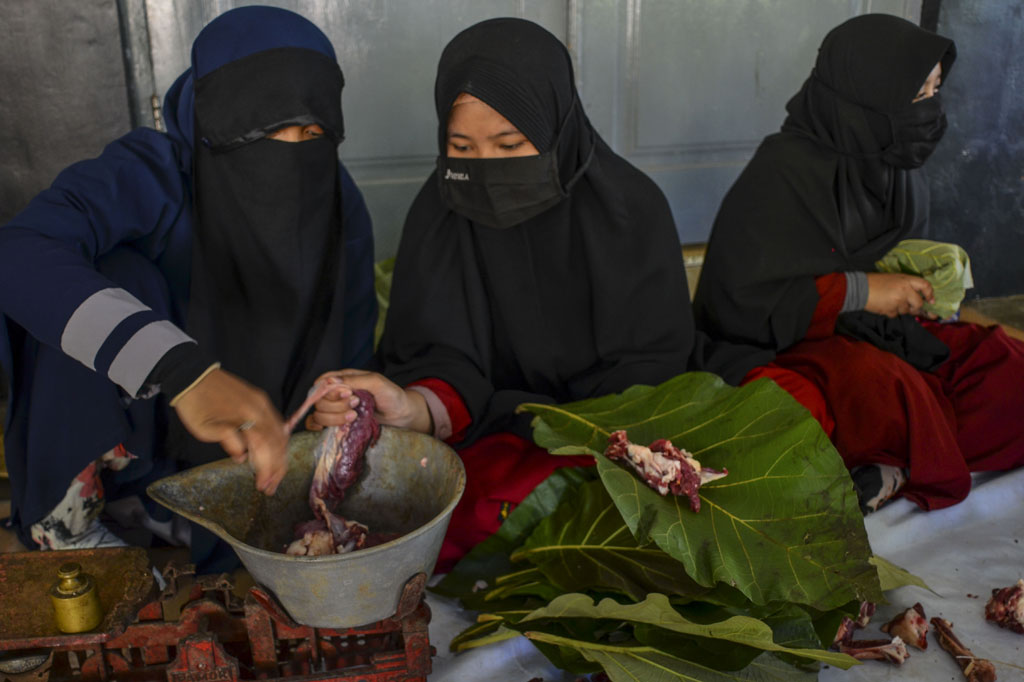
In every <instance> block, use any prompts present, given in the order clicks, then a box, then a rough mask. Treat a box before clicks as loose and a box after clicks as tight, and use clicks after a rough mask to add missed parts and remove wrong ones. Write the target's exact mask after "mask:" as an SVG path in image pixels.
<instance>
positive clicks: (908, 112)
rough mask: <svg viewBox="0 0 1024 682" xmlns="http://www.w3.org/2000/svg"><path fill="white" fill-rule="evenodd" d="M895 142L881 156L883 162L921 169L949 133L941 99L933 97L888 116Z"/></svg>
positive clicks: (895, 165) (936, 96) (937, 96)
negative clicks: (943, 137)
mask: <svg viewBox="0 0 1024 682" xmlns="http://www.w3.org/2000/svg"><path fill="white" fill-rule="evenodd" d="M889 121H890V123H891V125H892V137H893V143H892V144H891V145H889V147H887V148H886V149H885V151H884V152H883V153H882V160H883V161H885V162H886V163H888V164H889V165H890V166H894V167H895V168H903V169H907V170H909V169H912V168H920V167H921V166H922V165H923V164H924V162H925V161H927V160H928V157H929V156H931V154H932V152H933V151H935V147H936V145H938V144H939V140H941V139H942V136H943V134H944V133H945V132H946V126H947V122H946V113H945V111H943V108H942V99H941V98H940V97H939V95H938V94H937V93H936V94H935V95H933V96H932V97H929V98H927V99H923V100H921V101H920V102H914V104H912V105H911V106H909V107H907V108H906V109H904V110H903V111H901V112H899V113H896V114H892V115H891V116H890V117H889Z"/></svg>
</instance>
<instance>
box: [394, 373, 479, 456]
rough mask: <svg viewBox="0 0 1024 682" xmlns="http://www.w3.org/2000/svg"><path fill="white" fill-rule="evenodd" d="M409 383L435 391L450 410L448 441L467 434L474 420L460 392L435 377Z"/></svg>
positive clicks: (458, 438) (457, 439)
mask: <svg viewBox="0 0 1024 682" xmlns="http://www.w3.org/2000/svg"><path fill="white" fill-rule="evenodd" d="M409 385H410V386H422V387H423V388H429V389H430V390H431V391H433V392H434V395H436V396H437V398H438V400H440V401H441V403H442V404H443V405H444V407H445V409H446V410H448V419H450V420H451V422H452V435H451V436H450V437H449V438H448V439H447V441H446V442H448V443H457V442H459V441H460V440H462V438H463V437H464V436H465V435H466V429H468V428H469V425H470V423H472V421H473V420H472V419H471V418H470V416H469V409H467V408H466V403H464V402H463V401H462V396H460V395H459V392H458V391H456V390H455V388H453V387H452V385H451V384H449V383H448V382H447V381H444V380H443V379H435V378H433V377H430V378H428V379H420V380H419V381H414V382H412V383H411V384H409Z"/></svg>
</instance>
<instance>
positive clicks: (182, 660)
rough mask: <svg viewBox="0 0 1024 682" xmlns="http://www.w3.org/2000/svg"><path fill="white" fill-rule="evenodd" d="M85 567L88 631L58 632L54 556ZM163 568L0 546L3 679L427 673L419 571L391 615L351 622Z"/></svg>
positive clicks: (107, 555) (188, 679)
mask: <svg viewBox="0 0 1024 682" xmlns="http://www.w3.org/2000/svg"><path fill="white" fill-rule="evenodd" d="M68 561H74V562H78V563H79V564H81V566H82V570H83V571H84V572H85V573H88V574H90V575H92V576H93V577H94V578H95V580H96V583H97V585H98V589H99V597H100V602H101V605H102V607H103V610H104V614H105V616H104V620H103V622H102V624H101V625H100V626H99V627H98V628H96V629H95V630H93V631H92V632H87V633H82V634H75V635H66V634H61V633H60V632H59V631H58V630H57V628H56V625H55V623H54V620H53V610H52V608H51V605H50V603H49V602H48V600H47V598H46V594H47V590H48V589H49V586H50V584H52V583H53V580H54V576H55V575H56V572H57V568H58V566H60V565H61V564H62V563H64V562H68ZM193 573H194V571H193V567H192V566H191V565H179V564H176V563H174V562H172V563H170V564H168V566H167V567H166V568H165V569H164V572H163V577H164V580H165V581H166V587H165V588H164V589H163V590H158V589H157V588H156V586H155V584H154V583H155V581H154V580H153V576H152V573H151V571H150V569H149V561H148V558H147V556H146V553H145V551H144V550H142V549H138V548H117V549H92V550H74V551H65V552H27V553H22V554H6V555H0V682H7V680H10V682H27V681H28V680H33V681H36V680H52V681H53V682H62V681H64V680H75V681H76V682H91V681H92V680H119V681H121V680H124V681H135V680H138V681H140V682H141V681H144V680H168V681H170V682H200V681H202V682H206V681H211V680H218V681H219V680H231V681H242V680H279V679H281V680H283V679H285V678H287V679H289V680H337V681H338V682H416V681H423V682H425V680H426V677H427V675H428V674H429V673H430V669H431V656H433V655H434V648H433V647H432V646H430V641H429V638H428V632H427V626H428V624H429V622H430V608H429V607H428V606H427V604H426V602H424V601H423V594H424V586H425V584H426V575H424V574H422V573H420V574H418V575H416V576H414V577H413V578H411V579H410V580H409V581H408V582H407V583H406V585H405V588H404V590H403V593H402V597H401V600H400V601H399V605H398V611H397V613H395V615H394V616H392V617H390V618H386V619H384V620H382V621H379V622H377V623H371V624H369V625H365V626H362V627H358V628H350V629H344V630H332V629H326V628H313V627H307V626H305V625H300V624H299V623H296V622H295V621H293V620H292V619H291V618H290V617H289V616H288V614H287V613H286V612H285V611H284V609H283V608H282V607H281V606H280V604H278V602H277V600H276V599H275V598H274V597H273V595H272V594H270V593H269V592H268V591H266V590H264V589H263V588H261V587H259V586H254V587H252V588H251V589H250V590H249V591H248V593H247V594H246V595H245V598H244V599H242V598H240V597H238V596H237V595H236V594H235V592H234V585H233V584H232V581H231V578H230V576H228V575H227V574H221V575H218V576H212V575H204V576H195V575H193Z"/></svg>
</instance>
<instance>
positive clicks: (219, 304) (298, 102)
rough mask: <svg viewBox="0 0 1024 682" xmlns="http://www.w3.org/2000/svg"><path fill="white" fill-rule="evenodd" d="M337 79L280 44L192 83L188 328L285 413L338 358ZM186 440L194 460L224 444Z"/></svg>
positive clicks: (308, 55) (309, 55) (327, 65)
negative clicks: (295, 132) (320, 130)
mask: <svg viewBox="0 0 1024 682" xmlns="http://www.w3.org/2000/svg"><path fill="white" fill-rule="evenodd" d="M342 82H343V80H342V76H341V71H340V70H339V69H338V66H337V64H336V63H335V62H334V61H333V59H331V58H329V57H328V56H325V55H323V54H320V53H318V52H316V51H314V50H309V49H304V48H280V49H273V50H267V51H266V52H261V53H256V54H255V55H252V56H250V57H246V58H243V59H240V60H237V61H234V62H230V63H228V64H227V65H225V66H222V67H220V68H218V69H216V70H214V71H212V72H210V73H208V74H206V75H205V76H203V77H202V78H200V79H199V80H198V81H197V83H196V104H195V131H196V140H197V141H196V143H195V145H194V147H193V157H192V163H193V188H194V189H193V193H194V196H195V200H194V201H195V203H194V205H195V209H194V210H195V217H194V228H193V230H194V231H193V235H192V271H191V283H190V293H189V305H188V314H187V320H186V331H188V333H189V334H190V335H191V336H193V337H194V338H195V339H197V340H198V341H199V343H200V344H201V345H202V347H203V348H204V349H206V350H207V352H209V353H211V354H212V355H214V357H216V358H217V359H218V360H219V361H220V362H221V363H222V365H223V366H224V368H225V369H227V370H228V371H230V372H232V373H235V374H237V375H239V376H241V377H242V378H243V379H245V380H246V381H249V382H250V383H252V384H254V385H256V386H257V387H259V388H261V389H263V390H264V391H266V393H267V395H268V396H269V398H270V401H271V402H272V403H273V404H274V406H275V407H276V408H277V409H278V410H279V411H281V412H282V413H288V412H290V411H291V410H293V409H294V408H296V407H297V406H298V404H299V403H300V402H301V401H302V399H303V398H304V397H305V391H306V389H307V388H308V387H309V386H310V385H312V383H313V382H314V381H315V380H316V377H317V376H318V375H319V374H320V373H322V372H324V371H326V370H327V369H330V368H331V367H333V366H335V365H336V363H337V359H336V358H337V339H341V338H343V334H344V329H343V328H344V312H343V305H342V302H343V301H344V288H345V286H344V281H345V278H344V277H343V276H341V272H340V267H341V263H342V262H344V242H343V239H342V215H343V211H342V206H341V196H340V189H339V187H340V185H339V176H338V174H339V170H338V158H337V145H338V141H339V140H340V138H341V136H342V115H341V104H340V91H341V86H342ZM313 122H315V123H319V124H320V125H321V126H323V127H324V130H325V133H326V134H325V135H324V136H323V137H322V138H319V139H313V140H307V141H305V142H283V141H278V140H273V139H268V138H265V137H263V134H264V132H265V131H268V130H272V129H275V128H277V127H280V126H282V125H290V124H299V123H313ZM188 442H189V443H190V446H189V447H188V452H187V453H186V457H187V458H188V459H192V460H193V461H204V460H207V459H209V458H211V457H222V456H223V453H219V452H218V451H217V448H212V449H210V450H207V451H206V452H200V451H201V450H202V449H203V448H202V446H201V444H198V443H194V442H193V441H191V440H189V441H188Z"/></svg>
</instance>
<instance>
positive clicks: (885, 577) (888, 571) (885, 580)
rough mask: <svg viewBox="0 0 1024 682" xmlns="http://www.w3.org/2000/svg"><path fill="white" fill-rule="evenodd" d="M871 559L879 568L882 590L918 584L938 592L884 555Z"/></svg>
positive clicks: (873, 564)
mask: <svg viewBox="0 0 1024 682" xmlns="http://www.w3.org/2000/svg"><path fill="white" fill-rule="evenodd" d="M870 561H871V565H872V566H874V567H875V568H876V569H878V581H879V583H881V585H882V590H883V591H885V592H888V591H889V590H895V589H896V588H898V587H905V586H906V585H917V586H918V587H923V588H924V589H926V590H929V591H930V592H932V593H934V594H938V592H935V590H933V589H932V588H930V587H928V583H926V582H925V581H924V580H922V579H921V578H918V577H917V576H916V575H914V574H913V573H911V572H910V571H908V570H907V569H905V568H900V567H899V566H897V565H896V564H894V563H892V562H891V561H889V560H888V559H886V558H884V557H880V556H878V555H877V554H876V555H875V556H873V557H871V559H870Z"/></svg>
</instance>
